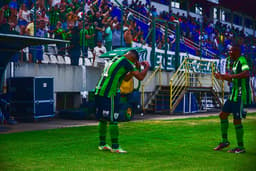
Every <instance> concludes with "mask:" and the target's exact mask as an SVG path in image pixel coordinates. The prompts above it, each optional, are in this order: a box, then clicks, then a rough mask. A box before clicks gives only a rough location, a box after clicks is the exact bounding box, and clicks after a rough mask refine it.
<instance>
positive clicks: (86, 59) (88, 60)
mask: <svg viewBox="0 0 256 171" xmlns="http://www.w3.org/2000/svg"><path fill="white" fill-rule="evenodd" d="M84 60H85V66H92V63H91V61H90V59H88V58H85V59H84Z"/></svg>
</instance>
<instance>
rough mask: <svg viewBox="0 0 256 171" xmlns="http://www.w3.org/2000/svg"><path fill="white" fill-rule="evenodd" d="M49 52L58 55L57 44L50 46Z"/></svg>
mask: <svg viewBox="0 0 256 171" xmlns="http://www.w3.org/2000/svg"><path fill="white" fill-rule="evenodd" d="M47 51H48V52H49V53H50V54H57V47H56V45H55V44H49V45H48V49H47Z"/></svg>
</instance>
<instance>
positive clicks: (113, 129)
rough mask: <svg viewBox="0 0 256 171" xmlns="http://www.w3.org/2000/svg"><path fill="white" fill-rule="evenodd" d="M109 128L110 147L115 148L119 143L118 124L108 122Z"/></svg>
mask: <svg viewBox="0 0 256 171" xmlns="http://www.w3.org/2000/svg"><path fill="white" fill-rule="evenodd" d="M109 128H110V136H111V142H112V148H114V149H117V148H118V147H119V144H118V135H119V130H118V124H117V123H116V122H110V125H109Z"/></svg>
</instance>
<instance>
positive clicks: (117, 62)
mask: <svg viewBox="0 0 256 171" xmlns="http://www.w3.org/2000/svg"><path fill="white" fill-rule="evenodd" d="M140 64H141V65H143V66H144V70H143V71H141V72H139V71H138V68H139V67H140ZM148 69H149V63H148V62H146V61H144V62H141V63H139V55H138V52H137V51H136V50H130V51H129V52H128V53H126V54H125V55H123V56H121V57H115V58H113V59H112V60H111V61H110V62H109V63H108V64H107V65H106V67H105V68H104V70H103V73H102V76H101V78H100V80H99V82H98V84H97V86H96V89H95V95H96V98H95V99H96V117H97V119H98V120H99V139H100V144H99V150H110V151H111V152H115V153H126V151H125V150H123V149H122V148H121V147H120V146H119V143H118V135H119V130H118V117H119V113H118V105H119V97H120V96H119V93H118V89H119V86H120V85H121V82H122V80H123V79H124V80H129V79H131V78H132V77H133V76H134V77H135V78H137V79H138V80H143V79H144V78H145V76H146V74H147V71H148ZM108 122H109V129H110V136H111V143H112V147H110V146H109V145H108V144H106V134H107V124H108Z"/></svg>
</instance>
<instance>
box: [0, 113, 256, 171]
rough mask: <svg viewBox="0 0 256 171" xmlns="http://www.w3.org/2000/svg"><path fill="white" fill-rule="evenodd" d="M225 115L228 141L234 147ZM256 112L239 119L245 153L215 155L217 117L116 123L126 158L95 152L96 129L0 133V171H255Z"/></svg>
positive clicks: (78, 128) (232, 129)
mask: <svg viewBox="0 0 256 171" xmlns="http://www.w3.org/2000/svg"><path fill="white" fill-rule="evenodd" d="M231 119H232V117H230V127H229V137H230V138H229V139H230V142H231V148H232V147H235V146H236V139H235V130H234V126H233V124H232V120H231ZM255 126H256V114H250V115H249V116H248V118H247V119H246V120H244V129H245V146H246V150H247V153H245V154H230V153H227V152H226V151H227V150H224V151H220V152H216V151H213V150H212V149H213V147H215V146H216V145H217V143H218V142H219V141H220V128H219V119H218V118H217V117H208V118H199V119H198V118H197V119H182V120H173V121H138V122H129V123H121V124H120V144H121V146H122V147H123V148H124V149H126V150H128V154H112V153H110V152H102V151H98V150H97V144H98V129H97V127H96V126H85V127H76V128H64V129H55V130H44V131H33V132H22V133H13V134H2V135H0V170H4V171H6V170H50V171H52V170H90V171H92V170H125V171H126V170H140V171H142V170H147V171H148V170H161V171H163V170H188V171H191V170H192V171H193V170H216V171H220V170H232V171H233V170H248V171H253V170H256V164H255V163H256V127H255Z"/></svg>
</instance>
